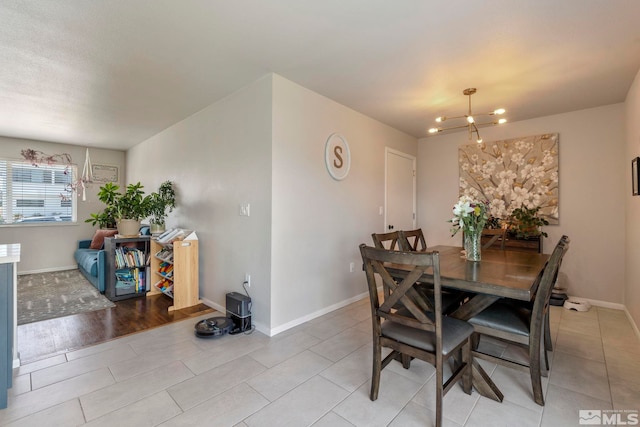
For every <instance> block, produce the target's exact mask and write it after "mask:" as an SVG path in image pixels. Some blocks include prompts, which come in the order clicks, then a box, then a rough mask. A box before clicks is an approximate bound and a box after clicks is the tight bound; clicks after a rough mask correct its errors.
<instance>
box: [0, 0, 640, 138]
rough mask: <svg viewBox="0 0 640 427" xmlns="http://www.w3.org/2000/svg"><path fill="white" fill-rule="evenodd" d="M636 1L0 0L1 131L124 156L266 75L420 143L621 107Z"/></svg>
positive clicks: (637, 64)
mask: <svg viewBox="0 0 640 427" xmlns="http://www.w3.org/2000/svg"><path fill="white" fill-rule="evenodd" d="M638 17H640V1H637V0H609V1H602V0H562V1H558V0H529V1H513V0H483V1H470V0H447V1H432V0H402V1H390V0H269V1H265V0H234V1H229V0H179V1H174V0H91V1H86V0H52V1H31V2H25V1H23V0H3V1H2V2H1V3H0V135H2V136H9V137H18V138H30V139H37V140H43V141H52V142H61V143H68V144H77V145H86V146H90V147H102V148H113V149H127V148H129V147H131V146H133V145H135V144H137V143H139V142H141V141H144V140H145V139H147V138H149V137H151V136H153V135H155V134H157V133H158V132H160V131H162V130H163V129H166V128H167V127H169V126H171V125H172V124H174V123H176V122H178V121H180V120H182V119H184V118H185V117H188V116H190V115H191V114H193V113H195V112H197V111H199V110H201V109H202V108H204V107H206V106H207V105H210V104H212V103H214V102H216V101H217V100H219V99H221V98H223V97H225V96H227V95H229V94H231V93H233V92H234V91H236V90H238V89H240V88H241V87H243V86H245V85H247V84H249V83H251V82H253V81H255V80H257V79H258V78H260V77H261V76H264V75H265V74H267V73H272V72H273V73H277V74H279V75H281V76H283V77H284V78H286V79H289V80H291V81H293V82H296V83H298V84H300V85H302V86H304V87H306V88H308V89H311V90H313V91H315V92H317V93H320V94H322V95H324V96H326V97H328V98H331V99H333V100H335V101H337V102H339V103H340V104H343V105H345V106H347V107H350V108H352V109H354V110H356V111H359V112H361V113H363V114H365V115H367V116H370V117H372V118H374V119H377V120H379V121H381V122H383V123H386V124H388V125H389V126H392V127H394V128H396V129H400V130H402V131H404V132H406V133H408V134H411V135H414V136H416V137H424V136H426V135H427V132H426V130H427V128H429V127H431V126H432V124H433V119H434V118H435V117H436V116H438V115H441V114H445V115H449V116H452V115H460V114H464V113H465V112H466V109H467V98H466V97H464V96H463V95H462V91H463V89H465V88H467V87H476V88H478V92H477V94H475V95H474V96H473V99H472V103H473V111H474V112H476V113H477V112H481V111H490V110H493V109H495V108H497V107H504V108H506V109H507V114H506V117H507V118H508V120H509V121H518V120H524V119H530V118H534V117H541V116H546V115H551V114H558V113H562V112H567V111H575V110H580V109H584V108H591V107H596V106H600V105H608V104H613V103H618V102H623V101H624V100H625V96H626V94H627V91H628V89H629V87H630V86H631V83H632V82H633V79H634V77H635V75H636V74H637V72H638V70H639V69H640V25H638V22H637V21H638Z"/></svg>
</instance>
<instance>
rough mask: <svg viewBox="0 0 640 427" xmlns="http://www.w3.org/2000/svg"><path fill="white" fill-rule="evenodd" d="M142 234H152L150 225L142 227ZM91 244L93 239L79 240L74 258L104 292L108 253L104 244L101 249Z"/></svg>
mask: <svg viewBox="0 0 640 427" xmlns="http://www.w3.org/2000/svg"><path fill="white" fill-rule="evenodd" d="M140 234H142V235H150V234H151V232H150V230H149V226H148V225H143V226H142V227H140ZM89 246H91V239H88V240H79V241H78V248H77V249H76V250H75V252H74V253H73V258H74V259H75V260H76V262H77V263H78V270H80V272H81V273H82V275H83V276H84V277H86V278H87V280H89V282H91V284H92V285H93V286H95V287H96V289H97V290H98V291H100V292H102V293H104V290H105V283H106V277H107V274H106V265H107V254H106V251H105V250H104V245H103V246H102V248H101V249H89Z"/></svg>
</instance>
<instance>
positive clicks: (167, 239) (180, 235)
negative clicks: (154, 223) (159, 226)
mask: <svg viewBox="0 0 640 427" xmlns="http://www.w3.org/2000/svg"><path fill="white" fill-rule="evenodd" d="M191 233H192V231H191V230H185V229H183V228H171V229H169V230H167V231H165V232H164V233H162V234H161V235H159V236H158V239H157V240H158V243H162V244H168V243H172V242H175V241H176V240H184V239H185V238H187V237H188V236H189V235H190V234H191Z"/></svg>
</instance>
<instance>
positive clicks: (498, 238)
mask: <svg viewBox="0 0 640 427" xmlns="http://www.w3.org/2000/svg"><path fill="white" fill-rule="evenodd" d="M482 237H486V238H488V240H487V241H486V242H484V243H483V244H482V249H489V248H491V247H499V248H500V249H502V250H503V251H504V243H505V240H506V238H507V230H506V229H504V228H485V229H484V230H482Z"/></svg>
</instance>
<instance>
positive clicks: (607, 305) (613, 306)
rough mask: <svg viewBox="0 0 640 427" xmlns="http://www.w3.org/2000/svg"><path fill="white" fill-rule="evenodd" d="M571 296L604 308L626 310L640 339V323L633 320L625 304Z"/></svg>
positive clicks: (576, 299)
mask: <svg viewBox="0 0 640 427" xmlns="http://www.w3.org/2000/svg"><path fill="white" fill-rule="evenodd" d="M569 298H571V299H572V300H575V301H580V302H588V303H589V304H591V305H593V306H596V307H603V308H610V309H613V310H621V311H624V313H625V314H626V315H627V319H629V323H631V327H632V328H633V331H634V332H635V334H636V336H637V337H638V339H640V329H638V325H636V322H635V321H634V320H633V317H631V313H629V310H627V307H626V306H625V305H624V304H618V303H614V302H608V301H600V300H597V299H588V298H580V297H573V296H572V297H569Z"/></svg>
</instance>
